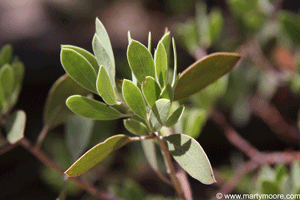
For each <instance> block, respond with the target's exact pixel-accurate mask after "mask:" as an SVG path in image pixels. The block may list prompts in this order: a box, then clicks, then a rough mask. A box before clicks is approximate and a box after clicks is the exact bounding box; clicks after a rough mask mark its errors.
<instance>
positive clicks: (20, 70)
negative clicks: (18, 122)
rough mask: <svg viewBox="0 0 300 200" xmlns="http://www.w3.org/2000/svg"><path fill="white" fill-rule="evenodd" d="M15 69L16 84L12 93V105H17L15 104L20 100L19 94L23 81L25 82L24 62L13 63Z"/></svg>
mask: <svg viewBox="0 0 300 200" xmlns="http://www.w3.org/2000/svg"><path fill="white" fill-rule="evenodd" d="M11 67H12V69H13V71H14V75H15V77H14V80H15V81H14V86H13V88H14V89H13V91H12V94H11V95H10V102H9V103H10V107H13V106H15V104H16V103H17V101H18V98H19V94H20V92H21V88H22V82H23V77H24V71H25V67H24V65H23V63H21V62H15V63H13V64H12V65H11Z"/></svg>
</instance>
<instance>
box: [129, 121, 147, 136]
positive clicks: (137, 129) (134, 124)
mask: <svg viewBox="0 0 300 200" xmlns="http://www.w3.org/2000/svg"><path fill="white" fill-rule="evenodd" d="M124 126H125V128H126V129H127V130H128V131H129V132H130V133H132V134H135V135H139V136H143V135H147V134H148V133H149V130H148V129H147V127H146V126H145V125H144V124H143V123H141V122H138V121H136V120H134V119H125V120H124Z"/></svg>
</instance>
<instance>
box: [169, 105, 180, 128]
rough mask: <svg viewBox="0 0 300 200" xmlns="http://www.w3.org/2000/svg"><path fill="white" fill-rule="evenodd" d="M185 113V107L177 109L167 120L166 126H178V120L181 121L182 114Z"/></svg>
mask: <svg viewBox="0 0 300 200" xmlns="http://www.w3.org/2000/svg"><path fill="white" fill-rule="evenodd" d="M183 111H184V106H180V107H179V108H177V109H176V110H175V111H174V112H173V113H172V114H171V115H170V116H169V117H168V119H167V121H166V126H167V127H171V126H173V125H174V124H176V123H177V122H178V120H179V119H180V117H181V116H182V113H183Z"/></svg>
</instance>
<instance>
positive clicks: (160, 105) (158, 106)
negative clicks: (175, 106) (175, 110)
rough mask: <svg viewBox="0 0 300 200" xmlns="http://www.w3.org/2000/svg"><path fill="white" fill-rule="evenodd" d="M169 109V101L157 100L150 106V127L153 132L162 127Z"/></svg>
mask: <svg viewBox="0 0 300 200" xmlns="http://www.w3.org/2000/svg"><path fill="white" fill-rule="evenodd" d="M170 109H171V102H170V100H169V99H159V100H157V101H156V102H155V104H154V105H153V106H152V108H151V111H150V117H149V120H150V125H151V128H152V130H153V131H159V129H160V128H161V127H162V126H163V125H164V123H165V121H166V120H167V117H168V115H169V112H170Z"/></svg>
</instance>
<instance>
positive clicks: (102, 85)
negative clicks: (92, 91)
mask: <svg viewBox="0 0 300 200" xmlns="http://www.w3.org/2000/svg"><path fill="white" fill-rule="evenodd" d="M97 90H98V92H99V94H100V96H101V97H102V98H103V100H104V101H105V103H107V104H108V105H114V104H116V103H117V101H116V95H115V91H114V88H113V86H112V84H111V82H110V79H109V76H108V74H107V72H106V70H105V68H104V67H103V66H101V67H100V70H99V74H98V78H97Z"/></svg>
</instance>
